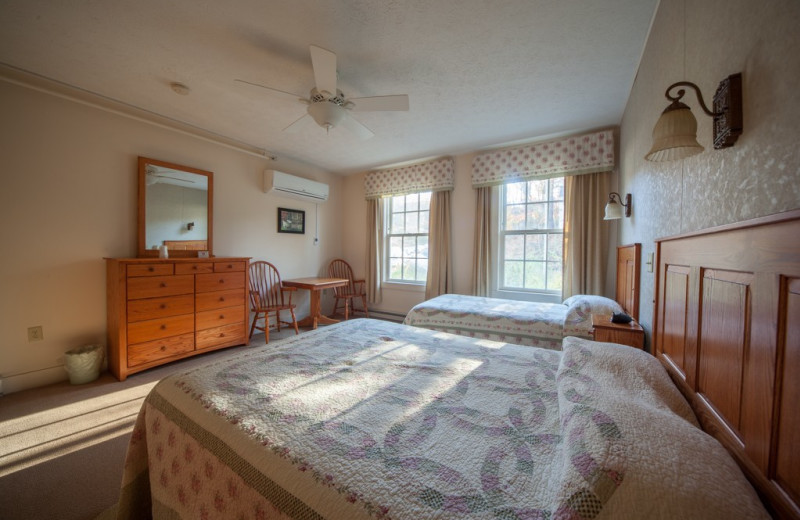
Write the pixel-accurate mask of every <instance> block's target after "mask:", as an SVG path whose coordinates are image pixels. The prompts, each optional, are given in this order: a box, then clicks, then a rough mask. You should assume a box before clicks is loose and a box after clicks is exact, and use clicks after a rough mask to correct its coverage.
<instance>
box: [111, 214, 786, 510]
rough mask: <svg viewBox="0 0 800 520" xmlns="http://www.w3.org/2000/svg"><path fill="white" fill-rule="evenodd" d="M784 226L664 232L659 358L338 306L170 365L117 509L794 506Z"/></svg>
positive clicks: (143, 415) (148, 411) (139, 433)
mask: <svg viewBox="0 0 800 520" xmlns="http://www.w3.org/2000/svg"><path fill="white" fill-rule="evenodd" d="M797 236H800V211H798V212H792V213H789V214H783V215H781V216H779V217H776V218H773V219H762V220H760V221H757V222H755V223H748V224H746V225H745V226H744V227H729V228H724V229H721V230H714V231H713V232H710V233H707V234H694V235H692V236H690V237H678V238H675V239H669V240H664V241H659V242H658V244H657V245H658V255H659V256H658V261H657V262H656V264H657V267H658V268H657V272H656V287H655V289H656V309H655V320H654V332H653V340H654V347H655V350H654V352H655V353H656V356H655V357H654V356H652V355H650V354H647V353H646V352H643V351H641V350H638V349H633V348H630V347H625V346H621V345H615V344H608V343H597V342H592V341H588V340H585V339H582V338H577V337H568V338H566V339H564V340H563V348H562V349H561V350H560V351H555V350H547V349H539V348H531V347H528V346H520V345H516V344H511V343H503V342H494V341H487V340H485V339H476V338H469V337H465V336H459V335H453V334H448V333H443V332H440V331H435V330H427V329H423V328H417V327H408V326H404V325H399V324H393V323H387V322H380V321H375V320H351V321H348V322H344V323H340V324H337V325H332V326H329V327H325V328H322V329H319V330H316V331H312V332H308V333H306V334H303V335H301V336H293V337H290V338H287V339H286V340H282V341H280V342H278V343H276V344H270V345H268V346H265V347H258V348H250V349H246V350H243V351H239V352H235V353H231V355H230V356H229V357H226V358H225V359H223V360H220V361H217V362H214V363H210V364H207V365H205V366H203V367H200V368H197V369H194V370H191V371H188V372H184V373H180V374H176V375H174V376H171V377H169V378H167V379H165V380H163V381H162V382H160V383H159V384H158V385H157V386H156V387H155V388H154V389H153V391H152V392H151V394H150V395H149V396H148V397H147V399H146V400H145V403H144V405H143V406H142V409H141V412H140V414H139V417H138V419H137V423H136V426H135V428H134V432H133V435H132V437H131V442H130V446H129V452H128V457H127V460H126V465H125V472H124V476H123V487H122V495H121V499H120V505H119V509H118V514H119V518H149V517H154V518H185V519H190V518H192V519H193V518H235V519H239V518H248V519H257V518H302V519H307V518H308V519H311V518H336V519H359V518H378V519H404V518H425V519H429V518H430V519H448V518H453V519H455V518H458V519H472V518H476V519H477V518H501V519H534V518H535V519H545V518H552V519H556V518H575V519H578V518H626V517H628V518H724V519H726V520H727V519H732V518H768V517H769V516H768V512H767V509H765V508H764V506H763V505H762V501H760V500H759V496H758V495H757V492H756V490H757V491H758V493H759V494H760V495H761V499H762V500H763V503H765V504H766V505H767V506H768V508H769V512H770V513H771V514H773V515H776V516H780V517H786V518H798V517H800V514H798V511H800V510H799V509H798V508H797V497H798V491H799V490H800V477H798V470H797V468H798V467H800V460H798V450H797V446H798V444H799V443H798V438H797V435H798V434H797V431H798V430H800V428H798V427H799V426H800V424H798V419H797V413H796V411H795V410H796V402H797V400H798V398H800V392H798V388H800V385H798V383H796V382H795V379H794V377H793V372H794V371H795V370H796V369H797V367H798V363H799V362H800V356H799V354H800V333H798V325H797V323H798V322H800V320H798V312H800V296H798V295H800V289H798V280H800V245H798V243H797V240H796V237H797ZM745 260H746V261H745ZM743 274H748V275H749V277H748V276H742V275H743ZM733 324H736V326H735V327H734V326H733ZM665 368H666V370H665ZM682 394H683V395H682ZM696 417H699V423H698V419H697V418H696ZM699 424H700V425H702V426H703V427H704V428H705V429H706V431H707V432H708V433H710V434H711V435H709V434H707V433H704V432H703V431H702V430H701V429H700V427H699V426H698V425H699ZM715 437H716V439H717V440H715ZM723 446H724V447H723ZM725 448H727V450H726V449H725ZM731 455H733V456H731ZM737 462H738V464H737ZM745 475H746V476H747V478H749V480H750V483H748V480H747V479H746V478H745Z"/></svg>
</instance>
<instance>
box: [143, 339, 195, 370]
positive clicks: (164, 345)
mask: <svg viewBox="0 0 800 520" xmlns="http://www.w3.org/2000/svg"><path fill="white" fill-rule="evenodd" d="M193 350H194V334H182V335H180V336H172V337H169V338H164V339H159V340H156V341H148V342H145V343H137V344H135V345H128V366H129V367H134V366H136V365H143V364H145V363H150V362H153V361H158V360H160V359H164V358H167V357H170V356H175V355H178V354H184V353H186V352H191V351H193Z"/></svg>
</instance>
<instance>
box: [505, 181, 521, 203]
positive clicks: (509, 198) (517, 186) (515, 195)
mask: <svg viewBox="0 0 800 520" xmlns="http://www.w3.org/2000/svg"><path fill="white" fill-rule="evenodd" d="M522 202H525V183H524V182H515V183H513V184H506V204H520V203H522Z"/></svg>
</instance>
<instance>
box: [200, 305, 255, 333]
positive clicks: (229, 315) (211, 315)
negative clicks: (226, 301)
mask: <svg viewBox="0 0 800 520" xmlns="http://www.w3.org/2000/svg"><path fill="white" fill-rule="evenodd" d="M243 322H244V312H242V307H241V306H239V307H226V308H224V309H214V310H211V311H203V312H198V313H197V327H196V329H197V330H204V329H210V328H213V327H219V326H222V325H230V324H232V323H243Z"/></svg>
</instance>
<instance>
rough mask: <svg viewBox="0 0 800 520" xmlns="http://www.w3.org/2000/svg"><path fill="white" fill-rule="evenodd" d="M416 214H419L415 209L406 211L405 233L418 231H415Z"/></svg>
mask: <svg viewBox="0 0 800 520" xmlns="http://www.w3.org/2000/svg"><path fill="white" fill-rule="evenodd" d="M417 215H419V213H417V212H416V211H414V212H412V213H406V231H405V232H406V233H419V231H417V228H418V226H417V220H418V216H417Z"/></svg>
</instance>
